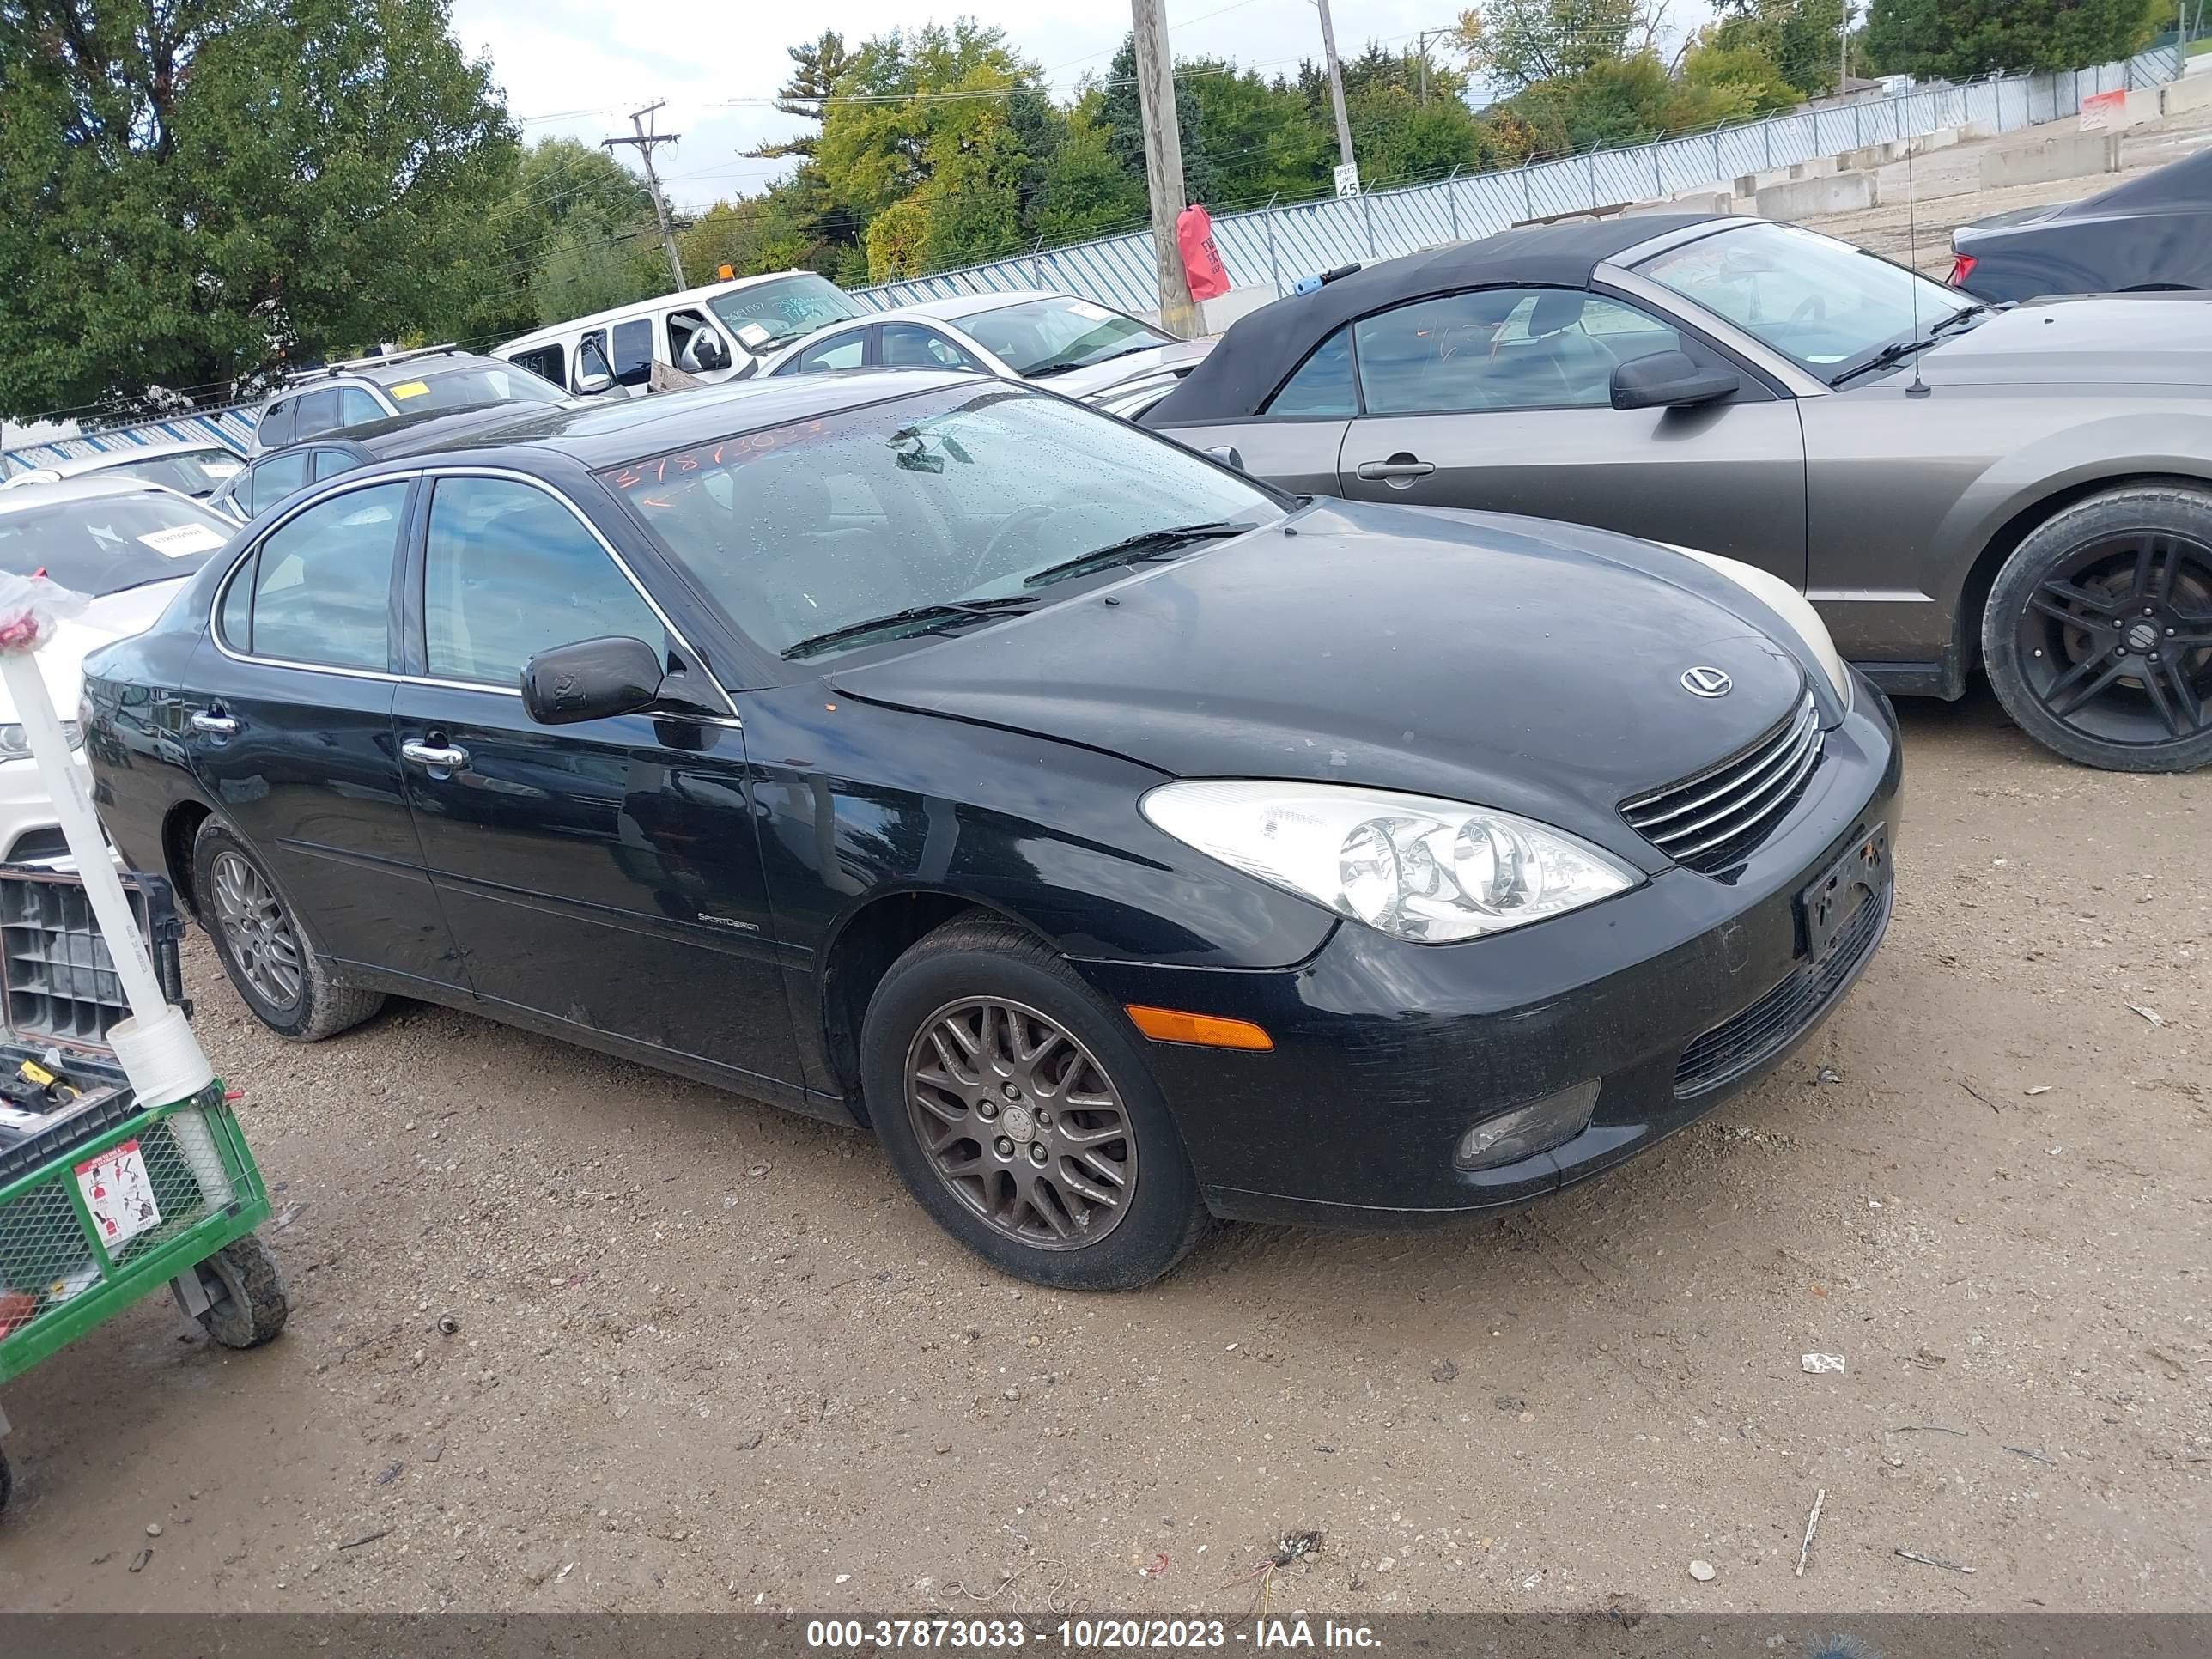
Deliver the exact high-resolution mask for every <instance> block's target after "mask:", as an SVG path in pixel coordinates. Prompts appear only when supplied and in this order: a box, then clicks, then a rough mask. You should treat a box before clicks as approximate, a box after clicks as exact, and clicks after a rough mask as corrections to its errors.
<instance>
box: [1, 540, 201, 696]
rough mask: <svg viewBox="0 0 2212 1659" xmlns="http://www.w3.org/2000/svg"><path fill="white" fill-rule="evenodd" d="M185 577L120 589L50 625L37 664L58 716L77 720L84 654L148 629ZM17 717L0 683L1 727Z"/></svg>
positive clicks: (164, 609)
mask: <svg viewBox="0 0 2212 1659" xmlns="http://www.w3.org/2000/svg"><path fill="white" fill-rule="evenodd" d="M187 580H190V579H189V578H188V577H184V576H179V577H178V578H177V579H176V580H173V581H161V582H148V583H146V584H145V585H144V586H140V587H127V588H125V589H124V590H123V591H122V592H119V593H106V594H102V595H101V596H100V598H98V599H94V600H91V601H90V602H89V603H88V604H87V605H86V606H85V607H84V609H83V610H82V611H79V612H77V614H76V616H74V617H63V618H62V619H61V620H60V621H58V622H57V623H55V624H54V631H53V635H52V638H51V639H49V640H48V641H46V644H44V645H43V646H41V647H39V654H38V664H39V677H40V678H41V679H43V680H45V681H46V695H47V696H49V697H50V698H52V700H53V705H54V712H55V713H56V714H58V715H60V716H61V717H62V719H64V720H75V719H76V706H77V701H78V699H79V698H80V697H81V696H82V695H83V691H84V659H85V658H86V657H87V656H88V655H89V654H90V653H92V652H94V651H96V650H97V649H99V648H100V647H101V646H103V645H106V644H109V643H111V642H112V641H116V640H121V639H128V638H129V637H130V636H131V635H133V634H143V633H144V632H145V631H146V630H147V629H149V628H151V627H152V626H153V625H154V623H155V622H156V621H157V620H158V619H159V618H160V617H161V612H162V611H166V610H167V608H168V605H169V601H170V600H171V599H174V598H176V596H177V592H178V590H179V588H181V587H183V586H184V585H185V582H186V581H187ZM14 723H15V699H14V698H13V697H11V696H9V695H8V692H7V689H6V688H5V687H4V686H0V725H13V724H14Z"/></svg>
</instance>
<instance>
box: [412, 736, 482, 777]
mask: <svg viewBox="0 0 2212 1659" xmlns="http://www.w3.org/2000/svg"><path fill="white" fill-rule="evenodd" d="M399 754H400V757H401V758H402V759H403V760H410V761H413V762H414V763H415V764H416V765H417V766H427V767H428V768H429V769H431V770H432V771H434V772H458V771H459V770H460V769H461V768H462V767H464V766H466V765H467V764H468V763H469V751H468V750H465V749H464V748H462V747H460V745H459V744H448V743H423V742H421V741H419V740H417V739H415V738H410V739H408V741H406V742H405V743H403V744H400V745H399Z"/></svg>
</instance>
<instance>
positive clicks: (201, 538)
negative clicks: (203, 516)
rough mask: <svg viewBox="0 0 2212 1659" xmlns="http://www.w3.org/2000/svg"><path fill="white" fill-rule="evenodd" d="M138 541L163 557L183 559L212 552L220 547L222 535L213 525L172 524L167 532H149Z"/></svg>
mask: <svg viewBox="0 0 2212 1659" xmlns="http://www.w3.org/2000/svg"><path fill="white" fill-rule="evenodd" d="M138 539H139V540H140V541H141V542H142V543H143V544H145V545H146V546H148V547H150V548H152V549H153V550H155V552H156V553H159V554H161V555H162V556H164V557H167V558H172V559H184V558H189V557H191V556H192V555H193V554H195V553H212V552H214V551H215V550H216V549H217V548H218V547H221V546H222V543H223V535H222V532H221V531H220V530H217V529H216V527H215V526H213V525H205V524H173V525H171V526H169V527H168V528H167V530H149V531H148V532H146V533H145V534H144V535H143V536H141V537H140V538H138Z"/></svg>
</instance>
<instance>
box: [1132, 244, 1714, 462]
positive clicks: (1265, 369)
mask: <svg viewBox="0 0 2212 1659" xmlns="http://www.w3.org/2000/svg"><path fill="white" fill-rule="evenodd" d="M1722 217H1723V216H1721V215H1717V214H1711V213H1651V214H1636V215H1627V214H1622V215H1620V216H1616V217H1613V218H1610V219H1580V220H1575V221H1573V222H1568V223H1564V224H1556V225H1529V226H1527V227H1524V228H1522V229H1518V230H1507V231H1500V232H1499V233H1498V234H1497V235H1495V236H1486V237H1484V238H1483V239H1482V240H1480V241H1478V242H1455V243H1454V244H1452V245H1451V246H1449V247H1441V248H1434V249H1431V250H1430V251H1428V252H1424V253H1409V254H1407V256H1406V257H1405V258H1402V259H1386V260H1384V261H1383V263H1382V264H1374V265H1369V266H1368V267H1366V268H1365V269H1364V270H1358V271H1355V272H1353V273H1352V275H1351V276H1343V277H1340V278H1338V279H1337V280H1336V281H1335V282H1334V283H1328V284H1327V285H1326V286H1324V287H1322V288H1319V289H1316V290H1314V291H1313V292H1312V293H1310V294H1297V295H1290V296H1288V297H1286V298H1284V299H1280V300H1277V301H1274V302H1273V304H1271V305H1265V306H1262V307H1260V309H1259V310H1257V311H1255V312H1251V313H1248V314H1247V315H1245V316H1243V317H1241V318H1239V319H1237V321H1236V322H1234V323H1232V324H1231V325H1230V326H1229V329H1228V331H1227V332H1226V333H1225V334H1224V335H1223V336H1222V337H1221V343H1220V344H1218V345H1217V346H1215V347H1214V349H1212V351H1210V352H1208V353H1207V354H1206V356H1205V357H1204V358H1203V359H1202V360H1200V363H1199V365H1198V367H1197V368H1194V369H1193V370H1192V371H1191V372H1190V373H1189V374H1188V375H1186V376H1185V377H1184V378H1183V379H1182V380H1181V381H1180V382H1178V383H1177V384H1176V389H1175V390H1174V391H1173V392H1170V393H1169V394H1168V395H1167V396H1166V397H1165V398H1162V399H1161V400H1160V401H1159V402H1158V404H1154V405H1153V406H1152V410H1151V412H1150V413H1149V414H1147V415H1146V416H1145V417H1144V423H1145V424H1146V426H1175V425H1182V424H1186V423H1188V424H1197V423H1200V422H1208V421H1235V420H1243V419H1245V418H1247V417H1249V416H1253V415H1256V414H1258V413H1259V412H1260V409H1261V405H1262V404H1265V403H1266V402H1267V399H1268V398H1270V397H1272V396H1273V394H1274V391H1275V388H1276V387H1277V386H1280V385H1281V384H1282V383H1283V382H1284V380H1286V379H1288V378H1289V376H1290V374H1291V371H1292V370H1294V369H1296V368H1297V366H1298V365H1299V364H1300V363H1302V362H1304V361H1305V360H1306V358H1307V356H1308V355H1309V354H1310V353H1311V352H1312V350H1313V349H1314V348H1315V347H1316V346H1317V345H1319V344H1320V343H1322V341H1323V340H1325V339H1327V338H1328V337H1329V336H1330V335H1332V334H1334V332H1335V331H1337V330H1338V329H1339V328H1340V327H1342V326H1343V325H1345V324H1346V323H1348V322H1351V321H1352V320H1353V319H1355V318H1359V317H1364V316H1366V315H1368V314H1369V313H1371V312H1376V311H1383V310H1387V309H1389V307H1392V306H1396V305H1402V304H1404V303H1405V302H1406V301H1409V300H1419V299H1425V298H1427V297H1429V296H1430V295H1437V294H1449V293H1451V292H1453V291H1455V290H1456V289H1468V288H1485V287H1490V286H1492V285H1496V284H1499V283H1527V284H1529V285H1532V286H1534V287H1539V288H1581V289H1586V288H1588V287H1589V285H1590V273H1591V272H1592V271H1593V270H1595V269H1596V268H1597V267H1598V266H1599V265H1601V264H1604V263H1605V262H1606V261H1607V259H1610V258H1613V257H1614V256H1615V255H1616V254H1620V253H1623V252H1626V251H1627V250H1628V249H1630V248H1632V247H1636V246H1639V245H1640V244H1642V243H1644V242H1648V241H1650V240H1652V239H1653V238H1654V237H1657V236H1663V235H1665V234H1668V232H1669V231H1674V230H1683V229H1686V228H1690V227H1691V226H1693V225H1699V224H1705V223H1707V222H1715V223H1717V222H1720V220H1721V219H1722Z"/></svg>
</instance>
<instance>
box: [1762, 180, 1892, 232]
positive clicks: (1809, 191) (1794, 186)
mask: <svg viewBox="0 0 2212 1659" xmlns="http://www.w3.org/2000/svg"><path fill="white" fill-rule="evenodd" d="M1880 202H1881V191H1879V190H1878V189H1877V188H1876V187H1875V179H1874V174H1872V173H1832V174H1830V175H1828V176H1827V177H1826V178H1814V179H1794V180H1792V181H1791V182H1790V183H1789V184H1786V185H1768V186H1767V187H1766V188H1765V190H1762V191H1759V193H1758V194H1757V195H1756V196H1754V197H1752V203H1753V210H1754V211H1755V212H1756V213H1757V214H1758V215H1759V217H1760V218H1762V219H1778V220H1795V219H1815V218H1819V217H1820V216H1822V215H1824V214H1830V213H1857V212H1859V211H1860V210H1863V209H1865V208H1870V207H1874V206H1875V205H1877V204H1879V203H1880Z"/></svg>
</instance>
